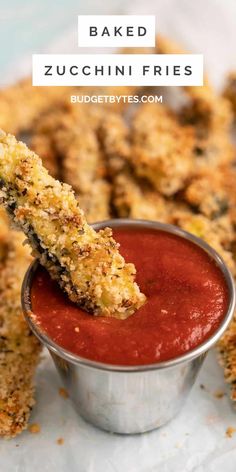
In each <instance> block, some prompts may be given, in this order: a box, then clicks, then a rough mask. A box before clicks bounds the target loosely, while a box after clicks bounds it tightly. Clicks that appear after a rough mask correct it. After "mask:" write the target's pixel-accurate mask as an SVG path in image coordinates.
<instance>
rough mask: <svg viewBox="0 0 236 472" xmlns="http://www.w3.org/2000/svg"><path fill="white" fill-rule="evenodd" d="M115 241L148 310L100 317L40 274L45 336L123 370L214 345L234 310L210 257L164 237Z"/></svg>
mask: <svg viewBox="0 0 236 472" xmlns="http://www.w3.org/2000/svg"><path fill="white" fill-rule="evenodd" d="M113 234H114V238H115V239H116V241H118V242H119V243H120V252H121V254H122V255H123V256H124V257H125V259H126V261H127V262H133V263H134V264H135V266H136V269H137V278H136V280H137V283H138V284H139V286H140V288H141V290H142V292H143V293H145V295H146V296H147V302H146V303H145V305H144V306H142V307H141V308H140V309H139V310H138V311H137V312H136V313H134V314H133V315H131V316H130V317H129V318H128V319H126V320H118V319H116V318H106V317H95V316H93V315H91V314H88V313H86V312H84V311H82V310H81V309H79V308H78V307H77V306H76V305H74V304H72V303H71V302H70V301H69V299H68V298H67V296H66V295H65V294H64V293H63V292H62V291H61V290H60V288H59V287H58V285H57V284H56V283H55V282H53V281H52V280H51V279H50V276H49V275H48V273H47V272H46V270H45V269H43V268H41V267H39V268H38V270H37V272H36V274H35V276H34V280H33V284H32V289H31V300H32V311H33V313H34V315H35V319H36V322H37V324H38V325H40V329H41V331H42V332H45V333H46V334H47V335H48V336H49V337H50V338H51V339H52V340H53V341H54V342H55V343H57V344H58V345H60V346H61V347H63V348H65V349H67V350H68V351H71V352H72V353H74V354H77V355H79V356H81V357H84V358H87V359H91V360H94V361H99V362H104V363H108V364H119V365H124V366H131V365H144V364H151V363H156V362H160V361H165V360H168V359H172V358H176V357H178V356H180V355H182V354H184V353H186V352H188V351H190V350H192V349H193V348H195V347H196V346H198V345H199V344H201V343H202V342H203V341H205V340H206V339H207V338H209V337H210V336H211V334H213V333H214V331H215V330H216V329H217V328H218V326H219V325H220V323H221V321H222V319H223V317H224V315H225V313H226V311H227V308H228V303H229V294H228V288H227V285H226V282H225V279H224V276H223V274H222V273H221V271H220V269H219V268H218V267H217V266H216V264H215V262H214V261H213V260H212V259H211V258H210V256H208V254H207V253H205V252H204V251H203V250H202V249H201V248H200V247H198V246H197V245H195V244H193V243H192V242H190V241H187V240H185V239H183V238H181V237H178V236H175V235H172V234H169V233H167V232H164V231H159V230H154V229H146V228H141V229H139V228H137V227H136V228H135V229H132V228H128V229H127V228H119V229H116V228H114V229H113Z"/></svg>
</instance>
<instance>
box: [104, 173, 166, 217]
mask: <svg viewBox="0 0 236 472" xmlns="http://www.w3.org/2000/svg"><path fill="white" fill-rule="evenodd" d="M113 192H114V194H113V204H114V206H115V208H116V211H117V213H118V216H119V217H121V218H141V219H146V220H157V221H162V222H167V220H168V203H167V202H166V201H165V199H164V198H163V197H162V195H160V194H158V192H156V191H154V190H152V189H150V188H149V187H148V185H145V184H144V183H143V184H142V185H141V184H140V182H138V181H137V180H135V178H134V177H132V175H131V174H128V173H126V174H124V173H122V174H119V175H117V176H116V177H115V179H114V185H113Z"/></svg>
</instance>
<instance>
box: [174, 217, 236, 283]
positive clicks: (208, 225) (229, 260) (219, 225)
mask: <svg viewBox="0 0 236 472" xmlns="http://www.w3.org/2000/svg"><path fill="white" fill-rule="evenodd" d="M170 223H172V224H175V225H177V226H179V227H180V228H182V229H184V230H185V231H188V232H189V233H192V234H194V235H195V236H198V237H199V238H202V239H204V241H206V242H207V243H208V244H210V245H211V246H212V247H213V248H214V249H215V250H216V251H217V252H218V253H219V254H220V255H221V256H222V258H223V259H224V261H225V263H226V264H227V265H228V266H229V268H230V270H231V271H232V273H233V275H236V264H235V260H234V258H233V255H232V252H231V251H230V250H229V248H228V245H229V243H230V242H232V241H231V238H232V236H233V237H234V233H233V234H232V227H231V224H230V220H226V221H225V220H221V219H220V218H219V220H216V221H210V220H209V219H208V218H206V217H205V216H203V215H200V214H199V215H195V214H193V213H191V212H190V211H189V210H179V211H178V209H176V211H175V213H173V215H172V218H171V220H170ZM228 229H229V231H231V233H230V232H228Z"/></svg>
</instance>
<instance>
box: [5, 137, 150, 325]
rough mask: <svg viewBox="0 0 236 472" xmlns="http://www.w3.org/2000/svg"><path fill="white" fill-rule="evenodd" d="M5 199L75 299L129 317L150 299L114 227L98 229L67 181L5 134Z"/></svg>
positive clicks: (39, 255) (89, 307) (46, 263)
mask: <svg viewBox="0 0 236 472" xmlns="http://www.w3.org/2000/svg"><path fill="white" fill-rule="evenodd" d="M0 178H1V188H2V190H1V200H2V202H3V203H4V204H5V206H6V208H7V209H8V212H9V213H10V215H11V216H12V219H13V221H14V222H15V223H16V224H17V225H18V227H20V228H21V229H22V230H23V231H24V232H25V234H26V235H27V237H28V240H29V242H30V244H31V246H32V247H33V250H34V252H33V254H34V255H35V256H36V257H37V258H38V259H39V261H40V263H41V264H42V265H43V266H45V267H46V269H47V270H48V272H49V273H50V275H51V277H52V278H53V279H55V280H57V281H58V283H59V285H60V286H61V288H63V289H64V290H65V291H66V292H67V294H68V296H69V298H70V299H71V300H72V301H73V302H75V303H77V304H78V305H79V306H81V307H82V308H83V309H85V310H87V311H88V312H91V313H93V314H95V315H104V316H116V317H118V318H126V317H128V316H129V315H131V314H132V313H134V311H135V310H137V309H138V308H139V307H140V306H141V305H142V304H143V303H144V301H145V296H144V295H143V294H142V293H141V292H140V290H139V287H138V285H137V284H136V283H135V282H134V278H135V273H136V271H135V267H134V265H133V264H126V263H125V260H124V259H123V257H122V256H121V255H120V254H119V251H118V248H119V246H118V244H117V243H116V242H115V241H114V239H113V238H112V231H111V229H110V228H105V229H103V230H100V231H99V232H96V231H95V230H94V229H93V228H91V227H90V226H89V225H88V223H87V222H86V219H85V216H84V213H83V211H82V210H81V209H80V207H79V203H78V201H77V200H76V198H75V195H74V192H73V191H72V189H71V187H70V186H69V185H67V184H62V183H61V182H59V181H58V180H55V179H54V178H53V177H51V176H50V175H49V174H48V171H47V170H46V169H45V168H44V167H43V165H42V161H41V159H40V158H39V157H38V156H37V155H36V154H34V153H33V152H32V151H30V150H29V149H28V148H27V146H26V145H25V144H23V143H21V142H17V141H16V139H15V138H14V136H12V135H9V134H8V135H6V134H5V133H4V132H1V136H0Z"/></svg>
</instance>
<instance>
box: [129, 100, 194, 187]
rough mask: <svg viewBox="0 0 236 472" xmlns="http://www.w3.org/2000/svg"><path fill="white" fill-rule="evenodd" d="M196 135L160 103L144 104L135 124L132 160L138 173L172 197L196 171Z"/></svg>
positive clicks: (139, 110) (133, 126)
mask: <svg viewBox="0 0 236 472" xmlns="http://www.w3.org/2000/svg"><path fill="white" fill-rule="evenodd" d="M193 148H194V134H193V131H192V129H191V128H190V127H187V126H181V125H179V123H178V120H177V118H176V117H175V115H174V113H172V112H171V111H170V110H169V109H167V108H166V107H165V106H164V105H160V104H155V105H153V104H147V105H143V106H141V107H140V108H139V109H138V111H137V113H136V115H135V117H134V121H133V124H132V147H131V153H130V159H131V162H132V165H133V166H134V169H135V171H136V173H137V175H138V176H141V177H145V178H146V179H148V180H149V181H150V182H151V183H152V184H153V186H154V187H155V189H156V190H158V191H159V192H160V193H162V194H164V195H167V196H170V195H173V194H174V193H176V192H177V191H179V190H180V189H182V188H183V186H184V185H185V182H186V179H187V178H189V176H190V175H191V173H192V172H193V164H194V159H193Z"/></svg>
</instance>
